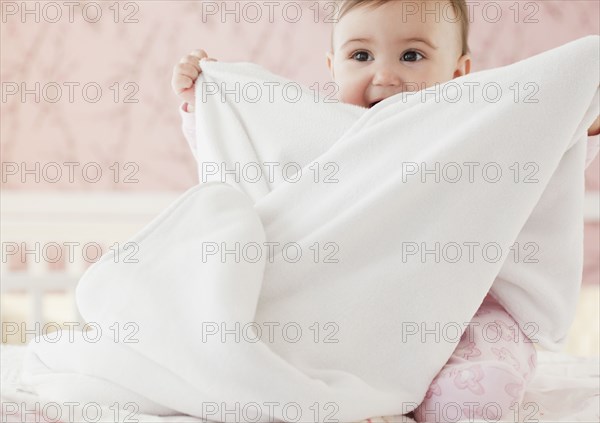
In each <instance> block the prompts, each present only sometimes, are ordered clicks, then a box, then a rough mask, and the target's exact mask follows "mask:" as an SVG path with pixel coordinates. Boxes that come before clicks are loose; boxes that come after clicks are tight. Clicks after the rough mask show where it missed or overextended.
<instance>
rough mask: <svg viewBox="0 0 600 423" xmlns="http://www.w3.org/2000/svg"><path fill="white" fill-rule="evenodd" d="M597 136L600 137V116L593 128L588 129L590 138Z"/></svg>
mask: <svg viewBox="0 0 600 423" xmlns="http://www.w3.org/2000/svg"><path fill="white" fill-rule="evenodd" d="M595 135H600V116H598V119H596V120H595V121H594V123H593V124H592V126H590V129H588V136H589V137H593V136H595Z"/></svg>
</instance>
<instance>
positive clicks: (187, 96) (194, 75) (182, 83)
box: [171, 50, 216, 112]
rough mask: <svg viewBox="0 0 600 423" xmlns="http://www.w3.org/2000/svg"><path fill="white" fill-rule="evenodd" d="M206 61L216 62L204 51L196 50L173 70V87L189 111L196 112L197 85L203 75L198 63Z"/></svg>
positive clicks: (182, 59)
mask: <svg viewBox="0 0 600 423" xmlns="http://www.w3.org/2000/svg"><path fill="white" fill-rule="evenodd" d="M200 59H205V60H208V61H211V62H216V59H210V58H209V57H208V54H206V52H205V51H204V50H194V51H192V52H191V53H190V54H188V55H187V56H185V57H182V58H181V60H180V61H179V63H178V64H177V65H175V67H174V68H173V78H172V80H171V86H172V87H173V91H174V92H175V94H176V95H178V96H179V98H181V99H182V100H183V101H185V102H186V103H187V111H188V112H193V111H194V104H195V100H196V95H195V89H194V88H195V87H194V86H195V83H196V80H197V79H198V76H199V75H200V74H201V73H202V69H201V68H200V64H199V63H198V61H199V60H200Z"/></svg>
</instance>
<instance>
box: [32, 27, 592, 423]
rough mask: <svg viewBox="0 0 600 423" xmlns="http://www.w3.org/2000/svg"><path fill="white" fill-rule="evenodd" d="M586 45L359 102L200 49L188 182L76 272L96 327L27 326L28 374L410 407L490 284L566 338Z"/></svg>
mask: <svg viewBox="0 0 600 423" xmlns="http://www.w3.org/2000/svg"><path fill="white" fill-rule="evenodd" d="M599 52H600V37H598V36H590V37H585V38H581V39H579V40H576V41H573V42H571V43H568V44H565V45H563V46H561V47H558V48H555V49H553V50H550V51H547V52H544V53H542V54H539V55H537V56H534V57H531V58H528V59H526V60H523V61H521V62H518V63H515V64H513V65H509V66H505V67H502V68H497V69H491V70H488V71H482V72H477V73H473V74H470V75H466V76H464V77H461V78H457V79H455V80H453V81H449V82H447V83H444V84H441V85H438V86H436V87H431V88H428V89H425V90H421V91H417V92H411V93H400V94H397V95H395V96H392V97H389V98H387V99H386V100H384V101H382V102H381V103H379V104H377V105H376V106H375V107H373V108H371V109H364V108H361V107H357V106H352V105H348V104H342V103H335V102H330V101H328V100H327V99H326V98H325V97H318V96H317V98H315V92H314V91H313V90H310V89H308V88H306V87H302V86H299V85H298V84H294V83H292V82H291V81H289V80H287V79H285V78H283V77H281V76H278V75H275V74H273V73H271V72H269V71H267V70H265V69H263V68H262V67H260V66H258V65H256V64H252V63H222V62H203V63H202V68H203V73H202V74H201V76H200V78H199V80H198V82H197V85H196V87H197V88H196V102H197V104H196V128H197V129H196V132H197V133H196V136H197V145H196V148H197V157H198V159H199V163H198V164H199V171H200V176H201V178H202V183H201V184H199V185H198V186H197V187H194V188H192V189H190V190H189V191H187V192H186V193H184V194H183V195H182V196H181V197H180V198H179V199H178V200H177V201H176V202H175V203H174V204H172V205H171V206H170V207H169V208H168V209H167V210H165V211H164V212H162V213H161V214H160V215H159V216H158V217H157V218H156V219H154V221H153V222H151V223H150V224H149V225H148V226H147V227H146V228H144V230H143V231H142V232H140V233H139V234H137V235H136V236H134V237H133V238H132V239H131V240H129V241H130V242H135V243H137V244H138V246H139V250H138V254H137V256H136V259H137V260H138V262H136V263H124V262H122V261H121V262H120V261H119V260H116V256H115V252H110V253H107V255H105V256H103V257H102V258H101V259H100V260H99V261H98V262H97V263H95V264H94V265H93V266H92V267H91V268H90V269H89V270H88V271H87V272H86V274H84V276H83V277H82V279H81V280H80V282H79V285H78V289H77V304H78V307H79V309H80V312H81V314H82V316H83V317H84V318H85V319H86V321H88V322H94V323H95V327H97V328H102V332H103V334H104V335H103V336H101V337H100V340H99V341H97V342H95V343H91V342H89V341H86V340H85V339H83V338H82V337H79V338H77V339H76V340H75V341H74V342H68V341H62V342H59V343H58V345H56V344H55V343H51V342H49V341H47V340H44V339H36V341H35V342H34V341H32V342H31V343H30V346H29V351H28V357H27V360H26V367H25V369H24V383H26V384H28V385H29V386H31V387H32V388H33V389H35V390H36V391H37V392H38V393H39V394H40V395H43V396H46V397H48V398H53V399H54V400H56V401H60V400H62V401H67V400H70V401H77V400H80V401H84V400H86V399H88V400H89V399H90V398H94V399H95V401H101V402H104V403H111V401H116V402H120V403H123V402H125V401H126V400H129V401H132V402H135V403H136V404H138V405H139V407H140V411H143V412H153V413H155V414H169V413H185V414H190V415H194V416H198V417H204V418H206V419H209V420H215V421H239V420H253V421H261V422H262V421H327V420H330V419H336V420H338V421H358V420H361V419H365V418H368V417H372V416H379V415H396V414H405V413H408V412H409V411H411V409H413V408H414V407H416V406H417V405H418V404H419V403H420V402H421V401H422V399H423V397H424V395H425V393H426V391H427V388H428V387H429V384H430V383H431V380H432V379H433V378H434V377H435V375H436V374H437V372H438V371H439V370H440V369H441V368H442V367H443V365H444V364H445V363H446V362H447V360H448V358H449V357H450V355H451V354H452V352H453V350H454V348H455V347H456V345H457V344H458V342H459V340H460V337H461V335H462V334H463V331H464V330H465V329H466V327H467V325H468V323H469V321H470V320H471V318H472V316H473V315H474V313H475V312H476V311H477V309H478V308H479V306H480V304H481V302H482V301H483V298H484V297H485V295H486V294H487V293H488V292H489V291H491V293H492V295H493V296H494V297H495V298H497V299H498V301H499V302H500V303H501V304H502V305H503V306H504V307H505V308H506V309H507V311H508V312H509V313H511V314H512V315H513V317H514V318H515V320H516V321H517V322H518V324H519V327H520V328H521V330H522V331H523V332H524V333H525V334H526V335H527V336H528V337H529V338H531V340H532V341H533V342H538V343H539V344H540V345H541V346H543V347H545V348H548V349H552V350H558V349H560V347H561V346H562V344H563V343H564V341H565V337H566V334H567V332H568V329H569V327H570V325H571V323H572V320H573V317H574V312H575V307H576V304H577V299H578V295H579V286H580V283H581V272H582V261H583V259H582V257H583V239H582V237H583V197H584V169H585V165H586V151H587V147H588V144H587V143H588V137H587V128H588V127H589V126H590V125H591V124H592V122H593V121H594V119H595V118H596V117H597V116H598V114H599V113H600V104H599V103H600V93H599V90H598V88H599V85H600V80H599V76H598V75H599V73H598V72H596V70H598V69H600V57H599V55H600V53H599ZM573 63H576V64H577V66H574V65H573ZM549 70H551V71H549ZM236 93H237V94H236ZM294 93H296V94H294ZM257 94H259V95H257ZM118 257H123V254H120V255H119V256H118ZM115 322H117V324H118V325H119V326H120V327H121V328H122V329H123V328H124V327H125V325H126V324H127V323H135V326H134V327H135V328H136V330H135V337H134V338H135V339H136V342H124V341H123V340H121V339H120V340H119V342H115V340H114V339H112V336H111V335H113V332H111V331H110V329H109V328H110V327H111V325H114V324H115ZM250 405H252V406H250ZM236 407H237V408H236ZM235 409H237V410H238V412H237V414H236V412H235V411H234V412H229V413H228V412H227V410H229V411H230V410H235ZM244 410H245V411H244ZM244 412H247V413H249V415H243V413H244Z"/></svg>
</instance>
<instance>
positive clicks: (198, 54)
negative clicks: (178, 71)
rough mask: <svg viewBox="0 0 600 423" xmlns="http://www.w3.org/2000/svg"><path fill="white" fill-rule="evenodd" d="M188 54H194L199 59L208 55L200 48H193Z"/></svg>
mask: <svg viewBox="0 0 600 423" xmlns="http://www.w3.org/2000/svg"><path fill="white" fill-rule="evenodd" d="M190 56H196V57H197V58H199V59H201V58H203V57H208V54H206V52H205V51H204V50H202V49H198V50H193V51H192V52H191V53H190Z"/></svg>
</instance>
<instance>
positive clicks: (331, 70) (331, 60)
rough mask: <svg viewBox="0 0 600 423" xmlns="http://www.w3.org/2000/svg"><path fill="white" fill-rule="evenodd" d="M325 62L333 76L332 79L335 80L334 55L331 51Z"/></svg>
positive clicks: (326, 54) (326, 55)
mask: <svg viewBox="0 0 600 423" xmlns="http://www.w3.org/2000/svg"><path fill="white" fill-rule="evenodd" d="M325 60H326V62H327V69H329V73H330V74H331V78H332V79H335V72H334V70H333V53H331V52H330V51H328V52H327V53H325Z"/></svg>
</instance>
